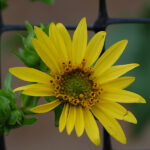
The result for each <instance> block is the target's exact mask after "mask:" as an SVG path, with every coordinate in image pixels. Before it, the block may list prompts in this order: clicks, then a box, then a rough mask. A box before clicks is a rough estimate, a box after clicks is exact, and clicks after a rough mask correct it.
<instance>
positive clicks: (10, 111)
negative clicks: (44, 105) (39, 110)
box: [0, 73, 38, 135]
mask: <svg viewBox="0 0 150 150" xmlns="http://www.w3.org/2000/svg"><path fill="white" fill-rule="evenodd" d="M11 83H12V75H11V74H10V73H8V75H7V76H6V79H5V82H4V88H3V89H1V90H0V134H3V133H4V132H5V133H6V135H8V134H9V132H10V130H12V129H15V128H19V127H22V126H24V125H32V124H34V123H35V122H36V121H37V118H36V117H27V115H28V114H32V112H30V108H32V107H34V106H35V105H36V104H37V101H38V98H36V97H33V98H31V97H30V96H27V97H26V96H25V97H22V98H21V99H22V105H21V106H18V105H17V104H16V101H17V97H16V95H15V93H14V92H13V91H12V86H11ZM26 101H30V104H28V105H26V103H24V102H26Z"/></svg>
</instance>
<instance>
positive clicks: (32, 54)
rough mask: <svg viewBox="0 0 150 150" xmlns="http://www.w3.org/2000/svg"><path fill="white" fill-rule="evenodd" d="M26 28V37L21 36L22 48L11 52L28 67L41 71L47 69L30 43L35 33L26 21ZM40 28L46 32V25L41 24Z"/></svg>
mask: <svg viewBox="0 0 150 150" xmlns="http://www.w3.org/2000/svg"><path fill="white" fill-rule="evenodd" d="M25 24H26V28H27V31H28V34H27V37H24V36H21V38H22V42H23V45H24V48H19V50H18V52H16V51H13V53H14V54H15V55H16V56H17V57H18V58H19V59H20V60H21V61H22V62H23V63H24V64H25V65H26V66H28V67H32V68H36V69H39V70H41V71H48V68H47V66H46V65H45V64H44V62H43V61H42V60H41V58H40V57H39V56H38V54H37V53H36V51H35V49H34V48H33V45H32V42H31V41H32V40H31V39H32V38H33V37H35V33H34V30H33V27H32V25H31V24H30V23H29V22H26V23H25ZM40 27H41V29H42V30H43V31H44V32H45V33H47V34H48V27H47V26H44V25H43V24H41V25H40Z"/></svg>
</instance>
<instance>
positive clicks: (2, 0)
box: [0, 0, 7, 10]
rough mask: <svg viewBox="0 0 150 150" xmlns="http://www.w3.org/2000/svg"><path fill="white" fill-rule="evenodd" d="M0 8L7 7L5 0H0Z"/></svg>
mask: <svg viewBox="0 0 150 150" xmlns="http://www.w3.org/2000/svg"><path fill="white" fill-rule="evenodd" d="M0 4H1V5H0V6H1V7H0V9H1V10H4V9H5V8H6V7H7V2H6V0H0Z"/></svg>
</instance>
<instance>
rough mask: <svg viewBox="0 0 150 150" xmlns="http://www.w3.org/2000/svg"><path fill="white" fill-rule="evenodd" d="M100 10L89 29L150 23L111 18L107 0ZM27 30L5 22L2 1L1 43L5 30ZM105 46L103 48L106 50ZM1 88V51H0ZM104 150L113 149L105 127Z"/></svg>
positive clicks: (1, 146)
mask: <svg viewBox="0 0 150 150" xmlns="http://www.w3.org/2000/svg"><path fill="white" fill-rule="evenodd" d="M98 5H99V11H98V18H97V20H96V21H95V23H94V24H92V25H88V30H89V31H94V32H95V33H96V32H99V31H104V30H106V28H107V27H108V26H109V25H111V24H128V23H130V24H131V23H132V24H133V23H136V24H149V23H150V19H145V18H139V19H136V18H110V17H109V16H108V11H107V6H106V0H99V4H98ZM76 27H77V25H66V28H67V29H68V30H75V29H76ZM19 30H21V31H22V30H26V27H25V25H7V24H4V23H3V18H2V13H1V3H0V45H1V36H2V34H3V33H4V32H7V31H19ZM104 50H105V48H104V49H103V52H104ZM0 88H1V51H0ZM103 130H104V131H103V135H104V137H103V139H104V140H103V141H104V143H103V150H112V145H111V140H110V135H109V134H108V133H107V131H106V130H105V129H103ZM0 150H6V147H5V141H4V136H0Z"/></svg>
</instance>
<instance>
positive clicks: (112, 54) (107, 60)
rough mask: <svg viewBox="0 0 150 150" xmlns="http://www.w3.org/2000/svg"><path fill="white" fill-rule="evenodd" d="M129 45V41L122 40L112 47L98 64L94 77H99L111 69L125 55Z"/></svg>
mask: <svg viewBox="0 0 150 150" xmlns="http://www.w3.org/2000/svg"><path fill="white" fill-rule="evenodd" d="M127 43H128V41H127V40H122V41H119V42H117V43H115V44H114V45H113V46H111V47H110V48H109V49H108V50H107V51H106V52H105V53H104V54H103V55H102V56H101V57H100V59H99V60H98V62H97V63H96V65H95V67H94V68H95V72H94V75H95V76H99V75H101V74H102V73H103V72H105V71H106V70H107V69H109V68H110V67H111V66H112V65H113V64H114V63H115V62H116V61H117V60H118V58H119V57H120V55H121V54H122V53H123V51H124V49H125V47H126V45H127Z"/></svg>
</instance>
